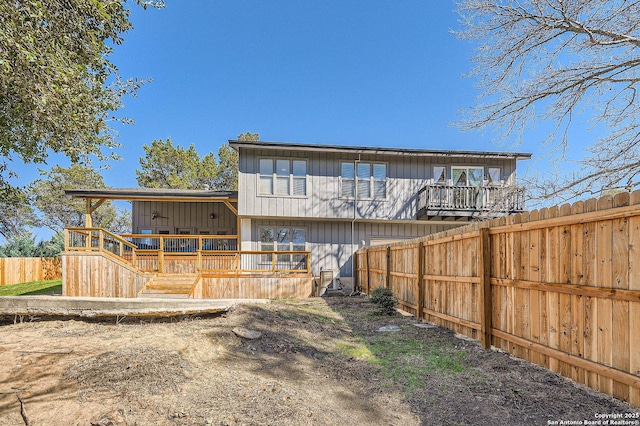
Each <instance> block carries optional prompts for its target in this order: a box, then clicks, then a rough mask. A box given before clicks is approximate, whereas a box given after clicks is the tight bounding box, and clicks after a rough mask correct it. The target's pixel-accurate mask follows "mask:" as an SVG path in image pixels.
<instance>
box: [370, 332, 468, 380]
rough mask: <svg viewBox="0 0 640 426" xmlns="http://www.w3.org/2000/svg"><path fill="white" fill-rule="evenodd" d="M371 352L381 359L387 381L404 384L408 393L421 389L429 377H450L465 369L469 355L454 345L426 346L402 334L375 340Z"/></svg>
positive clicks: (393, 334)
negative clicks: (434, 375)
mask: <svg viewBox="0 0 640 426" xmlns="http://www.w3.org/2000/svg"><path fill="white" fill-rule="evenodd" d="M369 349H370V350H371V353H372V354H373V355H374V356H375V357H376V358H377V359H379V363H380V366H381V368H382V371H383V373H384V374H385V375H386V376H387V378H389V379H391V380H392V381H394V382H396V383H402V384H404V387H405V391H412V390H414V389H416V388H418V387H420V386H421V385H422V382H423V379H424V377H425V376H427V375H429V374H440V375H448V374H455V373H460V372H462V371H464V370H465V365H464V360H465V358H466V353H464V352H461V351H458V350H456V349H455V348H453V347H450V346H439V345H435V344H431V345H425V344H423V343H422V342H420V341H418V340H415V339H413V338H411V337H406V336H403V335H402V334H400V333H390V334H387V335H384V336H380V337H375V338H372V339H371V340H370V343H369Z"/></svg>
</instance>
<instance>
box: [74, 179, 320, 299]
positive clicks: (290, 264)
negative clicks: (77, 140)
mask: <svg viewBox="0 0 640 426" xmlns="http://www.w3.org/2000/svg"><path fill="white" fill-rule="evenodd" d="M67 195H70V196H72V197H76V198H84V199H86V206H87V210H86V214H85V227H76V228H67V229H65V252H64V253H63V255H62V258H63V294H64V295H66V296H99V297H190V298H269V297H293V296H295V297H306V296H309V295H310V294H311V293H312V291H313V288H312V283H313V277H312V276H311V274H310V271H311V267H310V261H311V259H310V253H309V252H308V251H277V252H276V251H243V250H240V249H239V247H240V245H239V241H240V235H239V230H240V227H239V219H238V215H237V193H236V192H232V191H209V190H164V189H162V190H156V189H147V188H144V189H143V188H135V189H100V190H70V191H67ZM105 200H127V201H131V202H132V204H133V205H132V231H133V232H132V233H128V234H122V235H116V234H113V233H111V232H109V231H107V230H104V229H100V228H95V227H92V226H91V214H92V213H93V212H94V211H95V210H96V209H97V208H98V207H99V206H100V205H101V204H102V203H104V201H105Z"/></svg>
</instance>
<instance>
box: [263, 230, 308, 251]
mask: <svg viewBox="0 0 640 426" xmlns="http://www.w3.org/2000/svg"><path fill="white" fill-rule="evenodd" d="M305 250H306V230H305V229H302V228H289V227H275V228H274V227H268V228H267V227H265V228H261V229H260V251H305Z"/></svg>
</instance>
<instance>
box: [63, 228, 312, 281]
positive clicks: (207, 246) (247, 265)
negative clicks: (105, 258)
mask: <svg viewBox="0 0 640 426" xmlns="http://www.w3.org/2000/svg"><path fill="white" fill-rule="evenodd" d="M237 244H238V237H237V236H235V235H150V234H125V235H122V236H118V235H115V234H112V233H111V232H109V231H106V230H104V229H100V228H66V229H65V250H66V251H71V252H81V251H90V252H103V253H108V254H110V255H113V256H115V257H117V258H118V259H119V260H121V261H123V262H126V263H127V264H129V265H131V266H133V267H135V268H136V269H138V270H140V271H144V272H165V273H177V274H179V273H199V272H210V273H260V272H264V273H309V272H310V271H311V253H310V252H309V251H239V250H237Z"/></svg>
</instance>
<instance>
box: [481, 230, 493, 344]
mask: <svg viewBox="0 0 640 426" xmlns="http://www.w3.org/2000/svg"><path fill="white" fill-rule="evenodd" d="M478 273H479V274H480V303H481V306H480V307H479V308H480V332H481V336H480V343H481V344H482V347H483V348H484V349H489V348H490V347H491V315H492V312H491V311H492V301H491V250H490V240H489V229H488V228H481V229H480V236H479V238H478Z"/></svg>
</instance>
